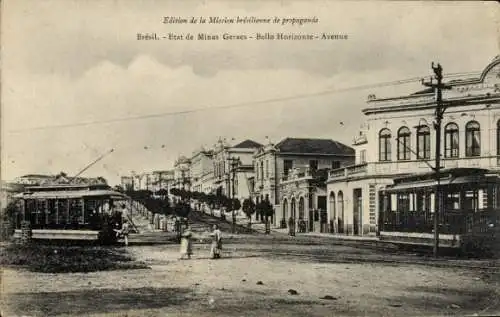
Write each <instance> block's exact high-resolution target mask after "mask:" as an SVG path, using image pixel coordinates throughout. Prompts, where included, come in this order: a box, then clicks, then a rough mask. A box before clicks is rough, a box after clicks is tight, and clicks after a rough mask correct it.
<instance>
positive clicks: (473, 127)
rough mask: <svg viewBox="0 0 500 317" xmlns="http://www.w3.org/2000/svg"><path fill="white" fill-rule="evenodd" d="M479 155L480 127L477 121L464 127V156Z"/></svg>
mask: <svg viewBox="0 0 500 317" xmlns="http://www.w3.org/2000/svg"><path fill="white" fill-rule="evenodd" d="M480 155H481V127H480V125H479V123H478V122H477V121H470V122H468V123H467V124H466V125H465V156H480Z"/></svg>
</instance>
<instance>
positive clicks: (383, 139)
mask: <svg viewBox="0 0 500 317" xmlns="http://www.w3.org/2000/svg"><path fill="white" fill-rule="evenodd" d="M378 153H379V160H380V161H390V160H391V130H389V129H382V130H380V133H379V143H378Z"/></svg>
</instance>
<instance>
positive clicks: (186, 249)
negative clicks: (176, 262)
mask: <svg viewBox="0 0 500 317" xmlns="http://www.w3.org/2000/svg"><path fill="white" fill-rule="evenodd" d="M192 238H193V233H192V232H191V227H190V226H189V225H188V226H187V228H186V230H185V231H184V232H183V233H182V238H181V249H180V253H181V260H183V259H185V258H186V257H187V258H188V259H191V255H192V254H193V241H192Z"/></svg>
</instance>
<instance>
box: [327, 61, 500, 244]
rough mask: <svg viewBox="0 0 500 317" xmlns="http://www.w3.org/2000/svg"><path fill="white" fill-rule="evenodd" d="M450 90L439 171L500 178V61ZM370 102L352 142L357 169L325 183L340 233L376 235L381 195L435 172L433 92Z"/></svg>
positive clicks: (446, 96)
mask: <svg viewBox="0 0 500 317" xmlns="http://www.w3.org/2000/svg"><path fill="white" fill-rule="evenodd" d="M445 75H446V74H445ZM447 86H449V87H450V89H447V90H444V91H443V100H444V103H445V105H446V112H445V114H444V118H443V120H442V127H441V148H440V149H439V151H440V153H441V158H442V162H441V166H442V167H443V168H446V169H448V168H485V169H488V170H491V171H492V172H493V173H498V172H499V171H500V169H499V167H500V165H499V164H500V160H499V157H500V105H499V103H500V57H496V58H495V59H494V60H493V61H492V62H491V63H490V64H489V65H487V66H486V68H485V69H484V71H483V72H482V74H481V75H480V76H479V77H478V78H464V79H456V80H453V81H449V82H447ZM367 103H368V107H367V108H366V109H364V110H363V114H364V115H365V117H366V127H365V129H364V131H361V132H360V135H359V136H358V137H356V138H355V142H354V147H355V149H356V163H355V164H354V165H352V166H348V167H345V168H341V169H336V170H332V171H331V172H330V174H329V178H328V181H327V192H328V197H329V198H328V199H329V203H328V217H329V219H330V220H332V221H333V222H334V223H335V229H334V230H335V232H338V233H345V234H353V235H367V234H375V233H376V232H377V224H378V210H379V199H378V192H379V190H380V189H382V188H384V187H385V186H386V185H390V184H393V179H394V178H396V177H398V176H403V175H412V174H417V173H425V172H432V168H433V167H434V160H435V158H436V130H435V126H434V122H435V110H436V92H435V91H433V90H432V89H424V90H422V91H419V92H417V93H413V94H410V95H407V96H399V97H393V98H377V97H375V96H374V95H370V96H369V99H368V102H367ZM479 195H480V196H481V193H479ZM431 201H432V200H431ZM479 201H481V199H479ZM431 208H433V207H432V206H431Z"/></svg>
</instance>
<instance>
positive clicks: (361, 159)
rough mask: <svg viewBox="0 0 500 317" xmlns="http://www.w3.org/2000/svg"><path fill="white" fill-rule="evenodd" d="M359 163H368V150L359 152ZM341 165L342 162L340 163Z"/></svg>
mask: <svg viewBox="0 0 500 317" xmlns="http://www.w3.org/2000/svg"><path fill="white" fill-rule="evenodd" d="M359 163H360V164H364V163H366V150H361V151H360V152H359ZM339 165H340V164H339Z"/></svg>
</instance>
